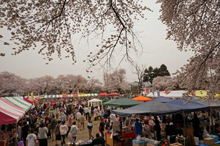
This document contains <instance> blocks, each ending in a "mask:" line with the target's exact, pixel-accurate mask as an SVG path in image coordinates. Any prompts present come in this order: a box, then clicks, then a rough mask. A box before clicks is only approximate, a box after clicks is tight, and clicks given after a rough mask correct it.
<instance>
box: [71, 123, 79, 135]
mask: <svg viewBox="0 0 220 146" xmlns="http://www.w3.org/2000/svg"><path fill="white" fill-rule="evenodd" d="M74 127H76V131H77V130H78V128H77V126H76V125H72V126H71V129H70V133H71V134H72V132H71V131H72V129H73V128H74ZM76 134H77V133H76ZM76 134H72V137H74V136H76Z"/></svg>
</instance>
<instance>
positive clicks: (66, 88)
mask: <svg viewBox="0 0 220 146" xmlns="http://www.w3.org/2000/svg"><path fill="white" fill-rule="evenodd" d="M86 82H87V80H86V79H85V78H84V77H83V76H81V75H73V74H69V75H66V76H64V75H59V76H58V77H57V79H56V88H57V90H59V91H60V93H73V92H74V91H76V89H77V88H82V87H83V86H84V85H85V84H86Z"/></svg>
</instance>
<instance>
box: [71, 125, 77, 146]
mask: <svg viewBox="0 0 220 146" xmlns="http://www.w3.org/2000/svg"><path fill="white" fill-rule="evenodd" d="M70 131H71V134H72V138H73V140H74V142H75V141H76V135H77V131H78V127H77V126H76V122H75V121H74V122H73V125H72V126H71V130H70Z"/></svg>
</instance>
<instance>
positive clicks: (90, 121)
mask: <svg viewBox="0 0 220 146" xmlns="http://www.w3.org/2000/svg"><path fill="white" fill-rule="evenodd" d="M92 127H93V125H92V120H91V117H89V120H88V125H87V128H88V130H89V139H91V138H92V137H93V136H92Z"/></svg>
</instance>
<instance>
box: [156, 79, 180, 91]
mask: <svg viewBox="0 0 220 146" xmlns="http://www.w3.org/2000/svg"><path fill="white" fill-rule="evenodd" d="M175 84H176V81H175V79H173V78H172V77H171V76H157V77H155V78H154V79H153V87H154V88H156V89H157V90H160V91H164V90H169V88H170V87H172V89H173V88H174V85H175Z"/></svg>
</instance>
